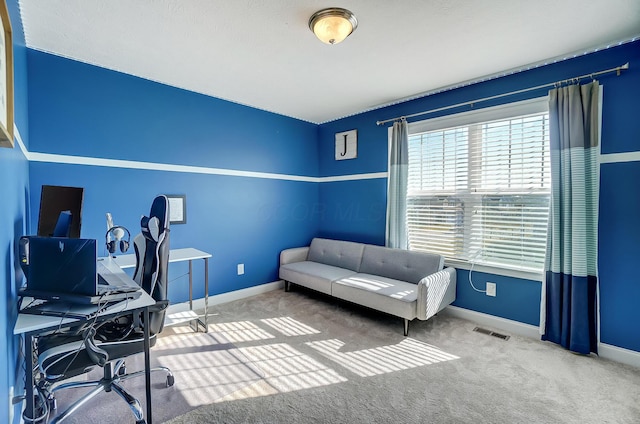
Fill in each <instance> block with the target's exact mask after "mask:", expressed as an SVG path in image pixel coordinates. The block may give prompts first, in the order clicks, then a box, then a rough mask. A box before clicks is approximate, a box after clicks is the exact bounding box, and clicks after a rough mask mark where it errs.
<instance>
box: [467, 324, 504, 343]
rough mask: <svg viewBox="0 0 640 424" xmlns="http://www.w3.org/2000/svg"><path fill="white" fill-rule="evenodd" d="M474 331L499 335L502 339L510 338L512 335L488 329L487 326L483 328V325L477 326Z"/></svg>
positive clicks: (494, 335)
mask: <svg viewBox="0 0 640 424" xmlns="http://www.w3.org/2000/svg"><path fill="white" fill-rule="evenodd" d="M473 331H475V332H478V333H482V334H486V335H488V336H493V337H497V338H499V339H502V340H509V337H510V336H507V335H506V334H500V333H496V332H495V331H491V330H487V329H486V328H482V327H476V328H474V329H473Z"/></svg>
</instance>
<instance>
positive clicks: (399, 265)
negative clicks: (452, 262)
mask: <svg viewBox="0 0 640 424" xmlns="http://www.w3.org/2000/svg"><path fill="white" fill-rule="evenodd" d="M443 266H444V257H442V256H441V255H436V254H433V253H423V252H412V251H409V250H403V249H390V248H388V247H381V246H372V245H366V246H365V248H364V254H363V256H362V264H360V272H361V273H363V274H373V275H380V276H382V277H387V278H393V279H395V280H401V281H406V282H409V283H414V284H418V283H419V282H420V280H421V279H422V278H423V277H426V276H427V275H430V274H433V273H434V272H438V271H440V270H442V267H443Z"/></svg>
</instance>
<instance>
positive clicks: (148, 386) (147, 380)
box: [144, 307, 153, 424]
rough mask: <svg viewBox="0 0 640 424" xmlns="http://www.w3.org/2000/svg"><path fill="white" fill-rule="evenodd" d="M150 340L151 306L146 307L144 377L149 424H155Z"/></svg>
mask: <svg viewBox="0 0 640 424" xmlns="http://www.w3.org/2000/svg"><path fill="white" fill-rule="evenodd" d="M150 345H151V343H150V340H149V307H146V308H144V379H145V389H146V397H147V424H153V417H152V415H151V357H150V356H151V355H150V353H149V350H150V347H151V346H150Z"/></svg>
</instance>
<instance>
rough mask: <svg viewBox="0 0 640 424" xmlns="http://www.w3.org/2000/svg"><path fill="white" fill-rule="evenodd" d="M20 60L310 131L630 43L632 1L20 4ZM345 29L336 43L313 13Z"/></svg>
mask: <svg viewBox="0 0 640 424" xmlns="http://www.w3.org/2000/svg"><path fill="white" fill-rule="evenodd" d="M19 3H20V8H21V14H22V21H23V25H24V30H25V38H26V43H27V46H28V47H30V48H33V49H37V50H42V51H45V52H50V53H53V54H56V55H60V56H64V57H68V58H72V59H75V60H78V61H81V62H86V63H90V64H94V65H98V66H101V67H104V68H109V69H113V70H117V71H120V72H124V73H127V74H131V75H136V76H139V77H142V78H146V79H150V80H153V81H159V82H162V83H165V84H168V85H172V86H175V87H180V88H184V89H187V90H191V91H195V92H198V93H203V94H208V95H211V96H215V97H218V98H222V99H226V100H231V101H234V102H237V103H241V104H245V105H249V106H252V107H255V108H259V109H264V110H268V111H271V112H276V113H279V114H283V115H287V116H291V117H295V118H299V119H302V120H305V121H309V122H314V123H322V122H326V121H331V120H334V119H338V118H341V117H344V116H349V115H352V114H355V113H359V112H362V111H365V110H370V109H373V108H376V107H379V106H382V105H386V104H390V103H393V102H395V101H397V100H399V99H405V98H409V97H414V96H417V95H420V94H422V93H427V92H430V91H434V90H437V89H440V88H443V87H448V86H451V85H453V84H456V83H460V82H464V81H470V80H475V79H479V78H482V77H485V76H491V75H495V74H497V73H501V72H503V71H506V70H513V69H519V68H522V67H526V66H528V65H531V64H538V63H541V62H544V61H546V60H549V59H554V58H562V57H563V56H564V55H567V54H573V53H582V52H584V51H592V50H593V49H594V48H599V47H604V46H606V45H607V44H609V43H615V42H619V41H627V40H629V39H632V38H634V37H637V36H638V35H639V34H640V1H639V0H483V1H479V0H476V1H471V0H397V1H391V0H340V1H332V2H326V1H319V0H227V1H222V0H136V1H130V0H46V1H43V0H20V1H19ZM329 6H337V7H344V8H347V9H349V10H351V11H352V12H353V13H354V14H355V15H356V17H357V18H358V23H359V25H358V28H357V30H356V31H355V32H354V33H353V34H352V35H351V36H350V37H349V38H347V39H346V40H345V41H344V42H343V43H341V44H338V45H334V46H330V45H326V44H323V43H321V42H320V41H319V40H317V39H316V38H315V36H314V35H313V33H312V32H311V31H310V30H309V28H308V20H309V17H310V16H311V15H312V14H313V13H314V12H315V11H317V10H319V9H322V8H325V7H329Z"/></svg>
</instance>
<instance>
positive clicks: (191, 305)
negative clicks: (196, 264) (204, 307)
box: [189, 260, 193, 310]
mask: <svg viewBox="0 0 640 424" xmlns="http://www.w3.org/2000/svg"><path fill="white" fill-rule="evenodd" d="M189 309H190V310H193V261H192V260H189Z"/></svg>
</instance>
